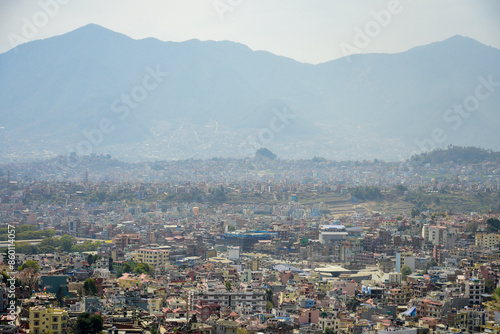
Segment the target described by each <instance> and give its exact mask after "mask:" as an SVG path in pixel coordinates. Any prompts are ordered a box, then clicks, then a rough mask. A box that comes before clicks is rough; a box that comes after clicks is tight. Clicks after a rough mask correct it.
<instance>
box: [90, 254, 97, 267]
mask: <svg viewBox="0 0 500 334" xmlns="http://www.w3.org/2000/svg"><path fill="white" fill-rule="evenodd" d="M99 258H100V256H99V255H97V254H96V255H92V254H89V255H88V256H87V262H88V263H89V266H92V265H93V264H94V263H95V262H96V261H97V260H99Z"/></svg>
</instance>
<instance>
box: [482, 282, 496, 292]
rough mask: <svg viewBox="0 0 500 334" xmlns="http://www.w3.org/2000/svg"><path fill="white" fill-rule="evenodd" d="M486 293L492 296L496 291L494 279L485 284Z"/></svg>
mask: <svg viewBox="0 0 500 334" xmlns="http://www.w3.org/2000/svg"><path fill="white" fill-rule="evenodd" d="M484 288H485V290H484V292H486V293H488V294H491V293H493V292H494V291H495V282H493V280H492V279H490V278H488V279H487V280H486V282H484Z"/></svg>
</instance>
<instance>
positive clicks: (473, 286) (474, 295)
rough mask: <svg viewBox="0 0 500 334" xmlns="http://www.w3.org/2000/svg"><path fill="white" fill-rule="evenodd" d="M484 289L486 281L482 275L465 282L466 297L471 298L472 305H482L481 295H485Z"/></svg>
mask: <svg viewBox="0 0 500 334" xmlns="http://www.w3.org/2000/svg"><path fill="white" fill-rule="evenodd" d="M484 287H485V286H484V279H483V277H482V276H481V274H479V277H477V278H472V279H470V280H468V281H466V282H465V296H466V297H468V298H469V303H470V304H471V305H480V304H481V300H482V298H481V295H482V294H483V293H484Z"/></svg>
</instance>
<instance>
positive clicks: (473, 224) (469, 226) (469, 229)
mask: <svg viewBox="0 0 500 334" xmlns="http://www.w3.org/2000/svg"><path fill="white" fill-rule="evenodd" d="M465 230H466V231H467V232H469V233H472V234H476V231H477V223H476V222H471V223H469V224H467V226H466V227H465Z"/></svg>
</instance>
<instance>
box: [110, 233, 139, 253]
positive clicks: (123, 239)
mask: <svg viewBox="0 0 500 334" xmlns="http://www.w3.org/2000/svg"><path fill="white" fill-rule="evenodd" d="M140 241H141V236H140V234H134V233H131V234H118V235H117V236H115V237H114V238H113V243H114V245H115V246H116V248H118V249H121V250H123V249H125V248H127V247H128V246H132V245H139V243H140Z"/></svg>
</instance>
